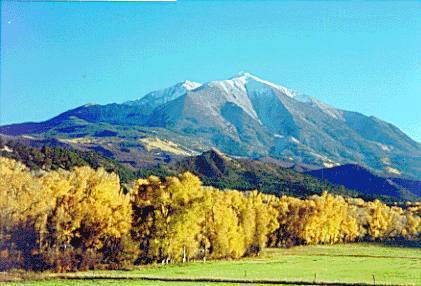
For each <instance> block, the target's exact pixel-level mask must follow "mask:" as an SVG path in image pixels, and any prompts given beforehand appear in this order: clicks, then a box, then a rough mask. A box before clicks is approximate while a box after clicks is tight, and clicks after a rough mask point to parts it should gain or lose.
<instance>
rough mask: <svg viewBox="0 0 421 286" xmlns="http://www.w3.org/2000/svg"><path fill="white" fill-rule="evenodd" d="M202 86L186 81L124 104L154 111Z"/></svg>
mask: <svg viewBox="0 0 421 286" xmlns="http://www.w3.org/2000/svg"><path fill="white" fill-rule="evenodd" d="M200 86H202V84H200V83H198V82H193V81H189V80H185V81H183V82H179V83H177V84H175V85H173V86H170V87H167V88H164V89H161V90H156V91H152V92H150V93H148V94H146V95H145V96H144V97H142V98H140V99H137V100H133V101H128V102H125V103H124V104H127V105H136V106H145V107H146V108H149V109H153V108H155V107H157V106H159V105H162V104H164V103H167V102H169V101H171V100H174V99H176V98H178V97H180V96H183V95H184V94H186V93H187V92H188V91H191V90H194V89H197V88H199V87H200Z"/></svg>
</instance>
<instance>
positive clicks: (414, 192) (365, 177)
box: [306, 164, 421, 200]
mask: <svg viewBox="0 0 421 286" xmlns="http://www.w3.org/2000/svg"><path fill="white" fill-rule="evenodd" d="M306 174H309V175H312V176H314V177H317V178H319V179H321V180H326V181H328V182H330V183H332V184H337V185H342V186H345V187H346V188H348V189H351V190H356V191H358V192H360V193H364V194H370V195H384V196H391V197H400V198H404V199H408V200H413V199H416V198H417V196H418V199H419V196H420V195H421V181H414V180H408V179H403V178H387V177H386V178H385V177H381V176H378V175H375V174H373V173H371V172H370V171H369V170H367V169H366V168H364V167H361V166H359V165H356V164H346V165H342V166H336V167H332V168H324V169H319V170H313V171H308V172H306Z"/></svg>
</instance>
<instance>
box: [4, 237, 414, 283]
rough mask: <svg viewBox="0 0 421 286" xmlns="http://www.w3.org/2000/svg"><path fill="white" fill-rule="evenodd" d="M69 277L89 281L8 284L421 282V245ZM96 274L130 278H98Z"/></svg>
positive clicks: (277, 252) (294, 251)
mask: <svg viewBox="0 0 421 286" xmlns="http://www.w3.org/2000/svg"><path fill="white" fill-rule="evenodd" d="M53 275H54V274H45V275H44V276H45V277H51V276H53ZM66 275H68V277H73V278H76V277H78V278H81V279H86V280H60V279H53V280H42V281H24V282H6V283H3V285H8V286H11V285H41V286H47V285H48V286H50V285H168V286H172V285H177V286H178V285H187V286H188V285H241V283H221V282H218V283H216V282H215V283H212V282H174V281H147V280H140V279H137V278H142V277H160V278H179V279H180V278H188V279H194V278H220V279H237V280H239V279H249V280H281V281H308V282H311V281H314V280H316V281H318V282H321V281H325V282H346V283H373V275H374V277H375V280H376V284H395V285H421V249H420V248H409V247H396V246H382V245H379V244H365V243H364V244H346V245H334V246H321V245H319V246H300V247H294V248H291V249H267V250H265V251H264V253H263V254H262V255H261V256H260V257H254V258H245V259H242V260H237V261H209V262H207V263H203V262H191V263H187V264H183V265H168V266H153V265H151V266H143V267H137V268H135V269H133V270H131V271H87V272H78V273H71V274H66ZM95 277H97V278H100V277H102V278H122V277H127V278H130V279H127V280H106V279H102V280H99V279H98V280H92V278H95ZM298 284H299V283H298ZM253 285H258V284H253Z"/></svg>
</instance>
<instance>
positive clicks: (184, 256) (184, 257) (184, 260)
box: [183, 246, 186, 263]
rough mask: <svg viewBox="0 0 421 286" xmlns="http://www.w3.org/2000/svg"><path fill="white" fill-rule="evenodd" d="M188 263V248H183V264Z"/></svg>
mask: <svg viewBox="0 0 421 286" xmlns="http://www.w3.org/2000/svg"><path fill="white" fill-rule="evenodd" d="M185 262H186V246H183V263H185Z"/></svg>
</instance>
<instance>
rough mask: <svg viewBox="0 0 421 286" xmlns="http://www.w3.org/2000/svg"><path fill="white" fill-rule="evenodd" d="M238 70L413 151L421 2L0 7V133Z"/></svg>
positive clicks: (418, 108)
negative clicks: (384, 127)
mask: <svg viewBox="0 0 421 286" xmlns="http://www.w3.org/2000/svg"><path fill="white" fill-rule="evenodd" d="M241 70H245V71H249V72H251V73H253V74H255V75H257V76H259V77H262V78H264V79H267V80H270V81H272V82H275V83H278V84H281V85H284V86H286V87H289V88H291V89H294V90H296V91H298V92H301V93H305V94H308V95H312V96H314V97H316V98H318V99H320V100H322V101H324V102H326V103H329V104H331V105H333V106H336V107H339V108H343V109H348V110H355V111H359V112H362V113H364V114H366V115H374V116H377V117H379V118H381V119H384V120H386V121H388V122H391V123H393V124H395V125H397V126H398V127H399V128H401V129H402V130H404V131H405V132H406V133H407V134H409V135H410V136H411V137H412V138H414V139H416V140H418V141H421V2H420V1H405V2H399V1H396V2H380V1H373V2H360V1H349V2H348V1H341V2H330V1H329V2H304V1H299V2H284V1H243V2H240V1H206V2H204V1H183V0H179V1H178V2H176V3H92V2H91V3H78V2H76V3H57V2H56V3H39V2H32V3H28V2H27V3H19V2H8V1H1V98H0V122H1V124H6V123H14V122H22V121H39V120H45V119H48V118H50V117H52V116H54V115H57V114H58V113H60V112H63V111H65V110H67V109H70V108H74V107H76V106H79V105H82V104H85V103H89V102H96V103H101V104H103V103H110V102H123V101H126V100H130V99H136V98H139V97H141V96H143V95H144V94H145V93H147V92H149V91H152V90H155V89H159V88H163V87H166V86H170V85H172V84H174V83H176V82H179V81H182V80H185V79H189V80H193V81H199V82H205V81H210V80H216V79H224V78H228V77H230V76H232V75H234V74H236V73H237V72H239V71H241Z"/></svg>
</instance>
